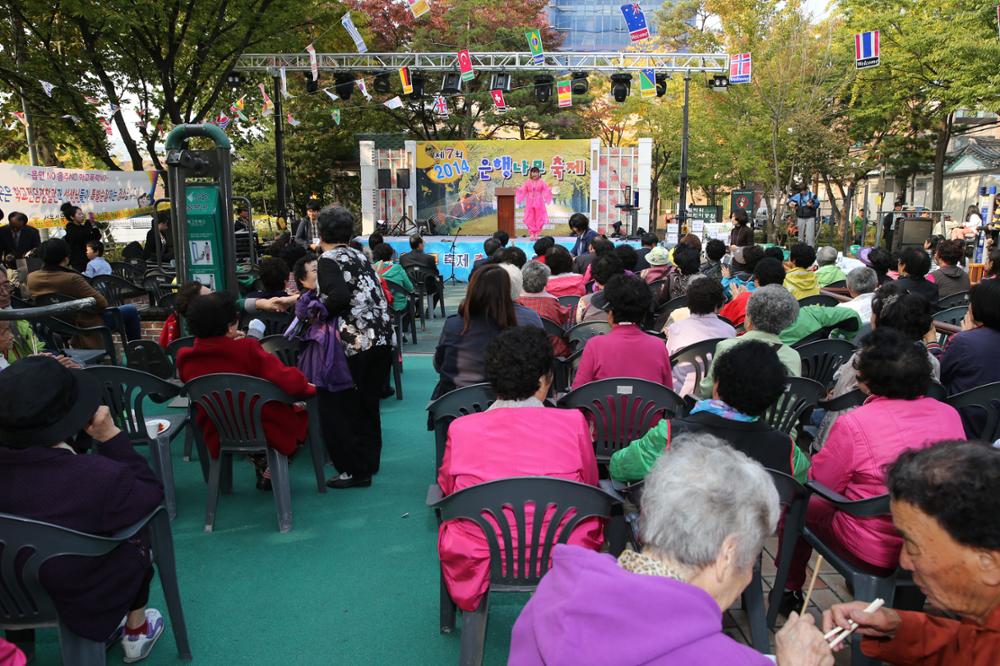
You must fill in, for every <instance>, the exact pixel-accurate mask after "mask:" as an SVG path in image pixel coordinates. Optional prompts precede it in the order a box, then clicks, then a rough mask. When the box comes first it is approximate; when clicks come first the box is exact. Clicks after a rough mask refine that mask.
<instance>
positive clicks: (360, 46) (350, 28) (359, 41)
mask: <svg viewBox="0 0 1000 666" xmlns="http://www.w3.org/2000/svg"><path fill="white" fill-rule="evenodd" d="M340 24H341V25H343V26H344V29H345V30H347V34H349V35H350V36H351V39H353V40H354V46H355V48H357V50H358V53H368V47H367V46H365V40H364V38H363V37H362V36H361V33H360V32H358V29H357V28H356V27H355V26H354V21H352V20H351V12H347V13H346V14H344V15H343V16H342V17H341V19H340Z"/></svg>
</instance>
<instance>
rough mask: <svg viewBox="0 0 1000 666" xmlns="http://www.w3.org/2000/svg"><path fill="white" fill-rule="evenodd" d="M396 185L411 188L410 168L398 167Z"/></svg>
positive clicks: (401, 187)
mask: <svg viewBox="0 0 1000 666" xmlns="http://www.w3.org/2000/svg"><path fill="white" fill-rule="evenodd" d="M396 187H397V188H398V189H401V190H408V189H410V170H409V169H396Z"/></svg>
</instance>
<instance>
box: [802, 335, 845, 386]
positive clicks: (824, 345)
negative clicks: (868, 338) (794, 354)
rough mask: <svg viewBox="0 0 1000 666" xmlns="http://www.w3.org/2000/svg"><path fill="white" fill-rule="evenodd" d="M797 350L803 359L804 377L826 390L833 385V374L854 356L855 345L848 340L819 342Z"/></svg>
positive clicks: (805, 345) (810, 343) (807, 344)
mask: <svg viewBox="0 0 1000 666" xmlns="http://www.w3.org/2000/svg"><path fill="white" fill-rule="evenodd" d="M795 349H796V351H798V352H799V356H800V357H801V359H802V376H803V377H807V378H809V379H814V380H816V381H817V382H819V383H820V384H822V385H823V386H824V387H826V388H830V387H831V386H832V385H833V374H834V373H835V372H837V370H838V369H839V368H840V366H842V365H843V364H844V363H845V362H846V361H847V359H849V358H851V356H852V355H853V354H854V345H853V344H851V343H850V342H848V341H846V340H817V341H815V342H809V343H806V344H804V345H802V346H801V347H796V348H795Z"/></svg>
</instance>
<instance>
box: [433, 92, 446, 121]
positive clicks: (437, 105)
mask: <svg viewBox="0 0 1000 666" xmlns="http://www.w3.org/2000/svg"><path fill="white" fill-rule="evenodd" d="M434 113H436V114H438V115H439V116H441V117H443V118H447V117H448V100H446V99H445V98H444V97H442V96H441V95H435V96H434Z"/></svg>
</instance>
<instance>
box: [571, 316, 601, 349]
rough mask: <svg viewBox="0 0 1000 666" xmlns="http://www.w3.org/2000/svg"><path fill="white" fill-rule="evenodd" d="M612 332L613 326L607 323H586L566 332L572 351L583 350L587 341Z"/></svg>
mask: <svg viewBox="0 0 1000 666" xmlns="http://www.w3.org/2000/svg"><path fill="white" fill-rule="evenodd" d="M610 332H611V324H609V323H608V322H606V321H585V322H583V323H582V324H577V325H576V326H574V327H573V328H571V329H569V330H568V331H566V340H567V341H568V342H569V346H570V349H572V350H573V351H577V350H580V349H583V347H584V345H586V344H587V340H589V339H591V338H593V337H595V336H598V335H604V334H605V333H610Z"/></svg>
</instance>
